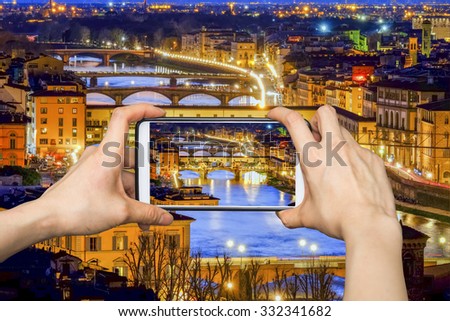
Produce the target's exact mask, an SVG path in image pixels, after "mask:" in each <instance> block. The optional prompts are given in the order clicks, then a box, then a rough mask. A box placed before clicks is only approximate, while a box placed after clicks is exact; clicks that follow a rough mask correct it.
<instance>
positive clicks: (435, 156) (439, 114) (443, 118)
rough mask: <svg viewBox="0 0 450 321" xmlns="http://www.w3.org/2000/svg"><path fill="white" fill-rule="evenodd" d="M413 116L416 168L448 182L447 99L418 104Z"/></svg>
mask: <svg viewBox="0 0 450 321" xmlns="http://www.w3.org/2000/svg"><path fill="white" fill-rule="evenodd" d="M417 119H418V127H417V132H418V133H417V137H418V145H417V168H418V169H419V170H420V171H421V172H422V175H425V177H427V178H430V179H433V180H435V181H437V182H440V183H445V184H450V123H449V119H450V99H446V100H441V101H437V102H431V103H427V104H421V105H418V106H417Z"/></svg>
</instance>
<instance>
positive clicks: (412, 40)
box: [408, 37, 419, 66]
mask: <svg viewBox="0 0 450 321" xmlns="http://www.w3.org/2000/svg"><path fill="white" fill-rule="evenodd" d="M418 50H419V48H418V39H417V37H409V50H408V53H409V56H410V57H411V65H412V66H414V65H416V64H417V52H418Z"/></svg>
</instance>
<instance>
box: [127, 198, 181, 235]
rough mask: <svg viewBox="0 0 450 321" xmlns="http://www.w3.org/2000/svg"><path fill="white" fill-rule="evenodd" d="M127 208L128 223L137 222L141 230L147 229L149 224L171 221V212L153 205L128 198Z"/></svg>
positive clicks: (164, 223)
mask: <svg viewBox="0 0 450 321" xmlns="http://www.w3.org/2000/svg"><path fill="white" fill-rule="evenodd" d="M128 208H129V209H130V216H129V218H128V221H129V223H138V224H139V226H140V227H141V229H143V230H146V229H148V228H149V227H150V225H170V224H171V223H172V222H173V216H172V214H170V213H169V212H167V211H166V210H164V209H162V208H160V207H158V206H155V205H150V204H146V203H143V202H139V201H137V200H134V199H131V198H130V199H129V200H128Z"/></svg>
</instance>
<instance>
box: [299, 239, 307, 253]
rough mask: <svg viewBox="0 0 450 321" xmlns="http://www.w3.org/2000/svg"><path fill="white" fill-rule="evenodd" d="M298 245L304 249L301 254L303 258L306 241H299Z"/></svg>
mask: <svg viewBox="0 0 450 321" xmlns="http://www.w3.org/2000/svg"><path fill="white" fill-rule="evenodd" d="M298 245H300V248H301V249H302V250H301V253H300V254H301V256H303V249H304V247H305V245H306V240H305V239H301V240H300V241H298Z"/></svg>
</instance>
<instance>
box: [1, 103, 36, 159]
mask: <svg viewBox="0 0 450 321" xmlns="http://www.w3.org/2000/svg"><path fill="white" fill-rule="evenodd" d="M29 121H30V120H29V118H28V117H26V116H25V115H24V114H23V113H15V112H9V111H0V166H5V165H16V166H25V163H26V161H25V159H26V157H25V156H26V154H25V128H26V126H27V123H28V122H29Z"/></svg>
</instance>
